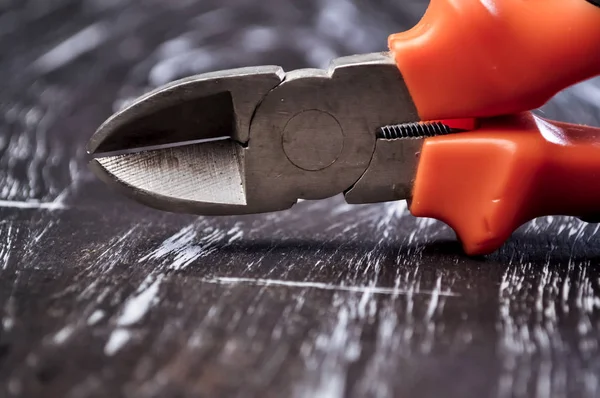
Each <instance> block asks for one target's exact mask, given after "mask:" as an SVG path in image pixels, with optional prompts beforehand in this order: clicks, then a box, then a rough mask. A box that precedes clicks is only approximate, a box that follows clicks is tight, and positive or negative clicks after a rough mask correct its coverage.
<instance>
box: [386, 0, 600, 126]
mask: <svg viewBox="0 0 600 398" xmlns="http://www.w3.org/2000/svg"><path fill="white" fill-rule="evenodd" d="M599 43H600V8H598V7H596V6H594V5H593V4H591V3H589V2H587V1H583V0H432V1H431V4H430V6H429V9H428V10H427V12H426V14H425V16H424V17H423V19H422V20H421V22H419V24H418V25H417V26H415V27H414V28H413V29H411V30H409V31H407V32H404V33H399V34H396V35H392V36H391V37H390V38H389V47H390V50H391V52H392V55H393V56H394V57H395V60H396V63H397V65H398V67H399V69H400V71H401V72H402V75H403V77H404V80H405V82H406V84H407V87H408V89H409V92H410V94H411V96H412V98H413V101H414V103H415V105H416V107H417V110H418V112H419V116H420V117H421V119H422V120H438V119H453V118H469V117H490V116H498V115H506V114H512V113H519V112H524V111H529V110H532V109H535V108H538V107H540V106H541V105H543V104H544V103H545V102H547V101H548V100H549V99H550V98H551V97H552V96H553V95H554V94H556V93H557V92H559V91H561V90H562V89H564V88H566V87H568V86H571V85H573V84H575V83H577V82H579V81H582V80H585V79H587V78H590V77H593V76H595V75H597V74H599V73H600V44H599Z"/></svg>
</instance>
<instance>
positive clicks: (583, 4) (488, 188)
mask: <svg viewBox="0 0 600 398" xmlns="http://www.w3.org/2000/svg"><path fill="white" fill-rule="evenodd" d="M532 16H535V19H532V18H531V17H532ZM461 20H466V21H465V22H468V23H457V21H461ZM565 21H566V22H565ZM599 42H600V8H599V7H596V6H594V5H593V4H592V3H590V2H588V1H585V0H543V1H542V0H536V1H527V2H524V1H513V0H497V1H491V2H482V1H480V0H461V1H458V0H436V1H434V2H432V4H431V6H430V9H429V10H428V11H427V13H426V14H425V16H424V18H423V20H422V21H421V22H420V23H419V24H418V25H417V26H416V27H415V28H414V29H413V30H411V31H408V32H404V33H400V34H396V35H392V36H391V37H390V40H389V49H390V52H389V53H387V52H386V53H374V54H366V55H357V56H351V57H345V58H340V59H337V60H334V61H333V62H332V64H331V67H330V68H329V70H317V69H305V70H297V71H293V72H289V73H287V74H285V73H284V72H283V71H282V70H281V68H279V67H274V66H265V67H255V68H246V69H237V70H231V71H224V72H216V73H208V74H204V75H200V76H195V77H191V78H188V79H184V80H180V81H177V82H174V83H172V84H170V85H168V86H165V87H162V88H159V89H158V90H156V91H154V92H152V93H150V94H148V95H146V96H144V97H142V98H140V99H138V100H137V101H136V102H135V103H133V104H132V105H130V106H129V107H127V108H126V109H124V110H123V111H121V112H119V113H117V114H116V115H114V116H113V117H111V118H110V119H109V120H108V121H107V122H106V123H104V124H103V125H102V126H101V127H100V129H99V130H98V131H97V132H96V134H95V135H94V136H93V137H92V139H91V141H90V144H89V152H90V153H91V154H93V156H94V159H93V160H92V162H91V165H92V168H93V169H94V171H95V172H96V174H97V175H98V176H99V177H100V178H101V179H102V180H104V181H105V182H106V183H108V184H109V185H111V186H113V187H115V188H117V189H118V190H120V191H121V192H123V193H125V194H126V195H128V196H130V197H132V198H133V199H135V200H137V201H139V202H141V203H144V204H146V205H149V206H152V207H155V208H158V209H162V210H167V211H174V212H186V213H196V214H202V215H234V214H249V213H263V212H272V211H278V210H284V209H288V208H290V207H292V206H293V205H294V204H295V203H296V202H297V201H298V200H299V199H312V200H315V199H324V198H328V197H331V196H334V195H337V194H340V193H343V194H344V195H345V198H346V201H347V202H348V203H373V202H382V201H392V200H401V199H408V200H409V201H410V203H409V209H410V211H411V213H412V214H413V215H415V216H417V217H430V218H435V219H438V220H441V221H443V222H445V223H447V224H448V225H450V226H451V227H452V228H453V229H454V230H455V231H456V233H457V235H458V236H459V238H460V240H461V241H462V244H463V247H464V249H465V251H466V252H467V253H468V254H485V253H489V252H491V251H494V250H496V249H497V248H499V247H500V246H501V245H502V243H503V242H504V241H505V240H506V239H507V238H508V237H509V236H510V235H511V233H512V232H513V231H514V230H515V229H516V228H517V227H519V226H520V225H521V224H523V223H524V222H526V221H528V220H531V219H533V218H536V217H539V216H543V215H572V216H577V217H580V218H584V219H586V220H597V219H598V218H600V217H599V215H600V177H598V176H600V129H595V128H591V127H585V126H578V125H569V124H565V123H559V122H553V121H549V120H545V119H542V118H539V117H536V116H534V115H533V114H532V113H531V112H530V110H531V109H535V108H537V107H539V106H541V105H542V104H544V103H545V102H546V101H548V100H549V99H550V98H551V97H552V96H553V95H554V94H555V93H557V92H558V91H560V90H562V89H564V88H566V87H568V86H570V85H572V84H575V83H577V82H579V81H582V80H584V79H587V78H590V77H593V76H596V75H598V74H600V51H598V43H599ZM545 71H547V72H548V73H544V72H545Z"/></svg>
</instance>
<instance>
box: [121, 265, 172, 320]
mask: <svg viewBox="0 0 600 398" xmlns="http://www.w3.org/2000/svg"><path fill="white" fill-rule="evenodd" d="M163 277H164V276H163V275H158V276H156V278H154V277H153V276H152V275H149V276H148V277H147V278H146V279H145V280H144V282H142V284H141V286H140V287H139V288H138V290H137V292H136V294H135V295H134V296H132V297H130V298H129V299H128V300H127V301H126V302H125V304H124V307H123V311H121V315H120V316H119V318H118V319H117V325H118V326H131V325H133V324H135V323H137V322H139V321H140V320H142V318H143V317H144V316H145V315H146V313H147V312H148V311H149V310H150V308H151V307H152V306H153V305H154V304H156V303H157V302H158V292H159V288H160V284H161V282H162V280H163ZM153 279H154V280H153Z"/></svg>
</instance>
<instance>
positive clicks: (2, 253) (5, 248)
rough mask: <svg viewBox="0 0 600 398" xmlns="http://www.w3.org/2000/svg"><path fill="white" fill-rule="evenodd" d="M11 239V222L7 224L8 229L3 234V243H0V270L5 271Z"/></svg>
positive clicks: (11, 243)
mask: <svg viewBox="0 0 600 398" xmlns="http://www.w3.org/2000/svg"><path fill="white" fill-rule="evenodd" d="M13 239H14V237H13V225H12V222H9V223H8V228H7V229H6V232H5V233H4V239H3V241H0V267H2V269H6V267H8V260H9V259H10V253H11V249H12V245H13Z"/></svg>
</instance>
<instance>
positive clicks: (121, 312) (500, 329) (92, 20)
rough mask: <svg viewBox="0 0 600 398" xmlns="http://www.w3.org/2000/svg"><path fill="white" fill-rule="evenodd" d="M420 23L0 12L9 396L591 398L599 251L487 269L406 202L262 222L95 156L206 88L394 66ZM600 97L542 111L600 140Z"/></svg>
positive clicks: (218, 11)
mask: <svg viewBox="0 0 600 398" xmlns="http://www.w3.org/2000/svg"><path fill="white" fill-rule="evenodd" d="M424 9H425V3H424V2H423V1H420V0H419V1H417V0H402V1H400V0H377V1H374V0H372V1H366V0H364V1H363V0H356V1H354V2H351V1H349V0H294V1H292V0H287V1H279V0H277V1H276V0H271V1H266V0H264V1H256V0H202V1H195V2H194V1H189V0H169V1H160V0H144V1H142V0H139V1H126V0H110V1H109V0H83V1H70V0H52V1H50V0H2V1H0V54H1V55H0V76H2V79H1V80H0V321H1V323H0V396H1V397H4V396H7V397H10V396H21V397H38V396H40V397H54V396H56V397H69V398H83V397H117V396H124V397H196V396H198V397H200V396H205V397H216V396H238V397H275V396H277V397H334V398H335V397H344V396H350V397H362V396H364V397H392V396H403V397H409V396H414V397H440V396H443V397H487V396H489V397H512V396H514V397H567V396H570V397H593V396H599V395H600V346H599V343H600V333H599V331H598V327H599V322H600V317H599V313H600V285H599V284H600V282H599V280H600V269H599V261H600V245H599V244H598V242H599V238H600V235H598V231H599V227H598V226H597V225H588V224H584V223H582V222H580V221H578V220H574V219H568V218H559V217H554V218H545V219H539V220H536V221H535V222H532V223H530V224H527V225H526V226H524V227H523V228H522V229H521V230H519V231H518V232H517V233H516V234H515V236H514V237H513V238H512V239H511V240H510V241H509V242H508V243H507V244H506V245H505V246H504V247H503V248H502V249H501V250H500V251H499V252H498V253H496V254H494V255H492V256H488V257H484V258H467V257H465V256H463V255H462V254H461V251H460V248H459V246H458V245H457V244H456V243H455V241H454V235H453V233H452V232H451V231H450V230H449V229H448V228H446V227H445V226H443V225H442V224H440V223H437V222H434V221H431V220H416V219H414V218H412V217H411V216H410V215H409V214H408V213H407V210H406V205H405V204H403V203H393V204H381V205H374V206H359V207H351V206H348V205H345V204H344V203H343V201H342V200H341V199H339V198H334V199H331V200H327V201H324V202H303V203H301V204H300V205H298V206H297V207H296V208H294V209H293V210H291V211H288V212H283V213H278V214H268V215H261V216H252V217H236V218H218V219H217V218H198V217H193V216H184V215H170V214H165V213H161V212H156V211H152V210H149V209H146V208H143V207H141V206H138V205H136V204H134V203H132V202H130V201H128V200H126V199H123V198H122V197H119V196H114V195H112V194H110V192H108V191H107V190H106V188H105V186H104V185H102V184H101V183H99V182H98V181H96V180H95V178H94V177H93V176H92V175H91V173H90V172H89V171H88V170H87V167H86V159H85V152H84V145H85V143H86V141H87V139H88V138H89V137H90V135H91V134H92V132H93V131H94V130H95V128H96V127H97V126H98V125H99V124H100V123H101V122H102V121H103V120H104V119H105V118H106V117H107V116H109V115H110V113H112V111H114V110H117V109H119V108H120V107H121V106H122V105H123V104H124V103H126V102H127V101H129V100H131V99H132V98H133V97H135V96H137V95H138V94H141V93H143V92H146V91H148V90H150V89H152V88H154V87H156V86H157V85H160V84H163V83H166V82H168V81H171V80H173V79H176V78H179V77H183V76H187V75H190V74H194V73H200V72H205V71H208V70H213V69H222V68H230V67H237V66H244V65H258V64H279V65H282V66H283V67H285V68H286V69H288V70H289V69H291V68H297V67H306V66H315V67H322V66H325V65H326V64H327V61H328V60H329V59H330V58H332V57H335V56H341V55H348V54H353V53H361V52H370V51H378V50H383V49H385V43H386V37H387V35H388V34H389V33H392V32H395V31H400V30H404V29H406V28H408V27H410V26H411V25H412V24H413V23H414V22H416V21H417V19H418V18H419V17H420V15H421V14H422V13H423V11H424ZM599 100H600V82H599V81H591V82H586V83H584V84H582V85H579V86H577V87H575V88H573V89H571V90H569V91H568V92H565V93H562V94H560V95H559V96H558V97H557V98H555V99H554V100H553V102H552V103H550V104H548V105H547V106H546V107H545V108H544V109H543V110H542V112H544V114H545V116H548V117H553V118H557V119H561V120H565V121H571V122H580V123H587V124H592V125H599V124H600V106H599V105H598V104H599Z"/></svg>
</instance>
